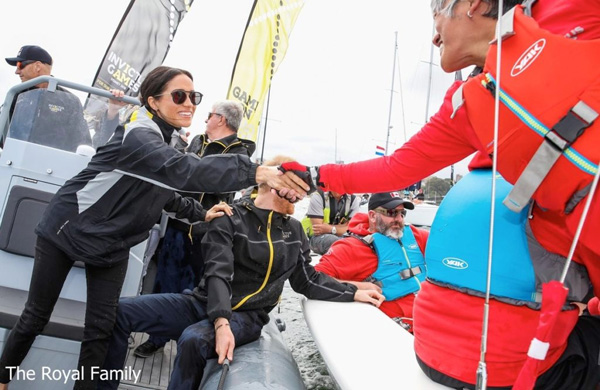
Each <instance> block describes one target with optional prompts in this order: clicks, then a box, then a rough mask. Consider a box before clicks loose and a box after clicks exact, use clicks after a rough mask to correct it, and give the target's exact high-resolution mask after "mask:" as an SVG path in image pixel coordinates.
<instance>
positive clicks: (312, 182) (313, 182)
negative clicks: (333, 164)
mask: <svg viewBox="0 0 600 390" xmlns="http://www.w3.org/2000/svg"><path fill="white" fill-rule="evenodd" d="M277 169H279V170H280V171H281V172H283V173H286V172H291V173H293V174H294V175H296V176H298V177H299V178H300V179H302V181H304V182H305V183H306V184H308V186H309V187H310V189H309V190H308V191H307V192H308V193H309V194H312V193H313V192H315V191H316V190H317V189H318V188H319V187H324V186H325V185H324V184H323V183H321V182H319V167H317V166H314V167H307V166H306V165H302V164H300V163H299V162H297V161H290V162H285V163H283V164H281V165H280V166H278V167H277Z"/></svg>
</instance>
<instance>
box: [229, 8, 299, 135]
mask: <svg viewBox="0 0 600 390" xmlns="http://www.w3.org/2000/svg"><path fill="white" fill-rule="evenodd" d="M303 5H304V0H287V1H286V0H256V1H255V2H254V6H253V8H252V11H251V15H250V20H249V21H248V26H247V27H246V31H245V33H244V37H243V38H242V43H241V45H240V50H239V52H238V57H237V60H236V63H235V66H234V69H233V74H232V76H231V84H230V86H229V92H228V93H227V99H232V100H233V99H237V100H239V101H240V102H241V103H242V104H243V106H244V118H243V120H242V123H241V125H240V129H239V130H238V137H239V138H245V139H249V140H252V141H256V138H257V134H258V126H259V124H260V119H261V115H262V110H263V105H264V100H265V98H266V95H267V91H268V89H269V86H270V84H271V79H272V78H273V75H274V74H275V72H276V71H277V68H278V67H279V64H280V63H281V61H283V57H284V56H285V53H286V51H287V48H288V40H289V37H290V33H291V31H292V28H293V27H294V24H295V23H296V19H297V18H298V14H299V13H300V10H301V9H302V6H303Z"/></svg>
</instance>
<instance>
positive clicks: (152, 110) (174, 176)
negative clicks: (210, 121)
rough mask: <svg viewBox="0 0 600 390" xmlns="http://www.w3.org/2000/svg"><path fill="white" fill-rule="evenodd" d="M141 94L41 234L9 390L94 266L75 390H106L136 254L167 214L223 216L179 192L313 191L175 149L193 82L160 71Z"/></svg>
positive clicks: (292, 180)
mask: <svg viewBox="0 0 600 390" xmlns="http://www.w3.org/2000/svg"><path fill="white" fill-rule="evenodd" d="M140 91H141V103H142V107H141V108H140V109H139V110H138V111H136V112H135V113H134V114H133V115H132V118H131V121H130V122H129V123H128V124H127V125H126V126H125V127H124V128H123V127H119V128H118V129H117V130H116V132H115V134H114V136H113V137H112V138H111V140H110V141H109V142H108V143H107V144H106V145H104V146H102V147H100V148H98V151H97V153H96V154H95V155H94V157H92V160H91V161H90V163H89V164H88V166H87V167H86V168H85V169H84V170H82V171H81V172H80V173H79V174H77V175H76V176H75V177H73V178H72V179H70V180H68V181H67V182H66V183H65V184H64V185H63V187H62V188H61V189H59V191H58V192H57V193H56V195H55V196H54V197H53V199H52V200H51V202H50V204H49V205H48V207H47V209H46V212H45V214H44V216H43V217H42V220H41V222H40V223H39V225H38V226H37V228H36V230H35V232H36V234H37V235H38V240H37V243H36V252H35V261H34V267H33V275H32V280H31V287H30V291H29V298H28V300H27V303H26V305H25V309H24V311H23V313H22V314H21V317H20V318H19V320H18V322H17V324H16V325H15V327H14V328H13V330H12V332H11V333H10V336H9V337H8V339H7V340H6V343H5V346H4V351H3V353H2V357H1V358H0V389H3V390H4V389H6V388H7V385H6V384H7V383H8V382H9V381H10V371H11V370H10V369H9V368H8V367H15V366H18V365H20V364H21V362H22V360H23V359H24V358H25V356H26V355H27V352H28V351H29V349H30V347H31V344H32V343H33V341H34V339H35V337H36V336H37V335H38V334H40V333H41V332H42V330H43V329H44V326H45V325H46V324H47V323H48V320H49V318H50V315H51V313H52V311H53V309H54V305H55V304H56V301H57V299H58V297H59V293H60V291H61V288H62V286H63V284H64V282H65V279H66V277H67V274H68V273H69V270H70V269H71V267H72V266H73V263H74V262H75V261H77V260H79V261H82V262H84V263H85V266H86V278H87V300H88V304H87V306H86V314H85V328H84V334H83V340H82V343H81V351H80V355H79V363H78V364H77V367H78V368H79V369H80V370H81V375H80V379H79V380H77V381H76V382H75V386H74V388H75V389H95V388H96V383H95V382H96V380H97V378H96V377H94V376H93V375H92V371H91V369H92V368H94V367H99V366H101V365H102V363H103V362H104V359H105V356H106V351H107V348H108V341H109V338H110V335H111V332H112V328H113V326H114V321H115V318H116V312H117V306H118V298H119V295H120V291H121V287H122V285H123V281H124V278H125V273H126V270H127V262H128V258H129V249H130V248H131V247H132V246H134V245H136V244H138V243H140V242H142V241H144V240H145V239H146V238H147V237H148V233H149V230H150V228H151V227H152V226H153V225H154V223H155V222H156V221H157V220H158V218H159V216H160V214H161V212H162V210H163V209H165V210H167V211H169V212H172V213H174V215H175V216H176V217H177V218H183V219H188V220H190V221H198V220H204V219H207V218H208V219H210V218H211V215H214V212H215V210H213V211H211V212H210V213H206V212H205V211H204V210H202V208H201V207H200V205H199V204H198V203H197V202H196V201H193V200H190V199H186V198H183V197H182V196H181V195H179V194H177V193H176V192H175V191H174V190H184V191H193V192H207V191H211V192H216V191H234V190H238V189H241V188H245V187H248V186H249V185H253V184H255V183H263V182H266V183H268V184H269V185H270V186H271V187H274V188H277V189H281V190H280V192H279V193H280V194H282V195H285V196H290V197H291V198H292V199H293V198H294V197H295V195H298V197H301V196H304V195H305V193H304V191H303V189H304V188H306V189H308V185H306V184H305V183H304V182H303V181H302V180H301V179H300V178H298V177H296V176H294V175H289V174H285V175H281V171H279V170H278V169H277V168H276V167H264V166H257V165H256V164H254V163H252V162H251V161H250V159H249V158H248V157H247V156H242V155H229V156H212V157H207V158H205V159H202V160H200V159H198V158H196V157H195V156H192V155H186V154H183V153H180V152H178V151H177V150H175V149H174V148H172V147H171V146H169V144H168V142H169V141H170V140H171V135H172V134H173V132H174V131H176V130H177V129H179V128H181V127H188V126H190V124H191V122H192V118H193V116H194V112H195V109H196V106H197V105H198V104H199V103H200V101H201V98H202V94H201V93H200V92H196V91H194V83H193V80H192V75H191V74H190V73H189V72H187V71H185V70H181V69H176V68H171V67H166V66H161V67H158V68H156V69H154V70H153V71H151V72H150V73H149V74H148V76H147V77H146V79H145V80H144V82H143V83H142V85H141V88H140ZM286 188H287V191H285V190H286ZM294 194H295V195H294Z"/></svg>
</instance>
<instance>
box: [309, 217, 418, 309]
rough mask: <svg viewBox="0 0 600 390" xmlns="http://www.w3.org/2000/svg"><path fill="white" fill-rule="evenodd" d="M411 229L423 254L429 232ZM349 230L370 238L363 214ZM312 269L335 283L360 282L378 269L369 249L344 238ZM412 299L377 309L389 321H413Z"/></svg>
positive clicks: (355, 219) (386, 303)
mask: <svg viewBox="0 0 600 390" xmlns="http://www.w3.org/2000/svg"><path fill="white" fill-rule="evenodd" d="M410 228H411V230H412V232H413V234H414V235H415V239H416V240H417V244H418V245H419V249H421V252H423V254H424V253H425V244H426V242H427V237H429V232H428V231H427V230H422V229H417V228H415V227H413V226H410ZM348 230H349V231H350V232H351V233H354V234H356V235H359V236H366V235H369V234H371V232H369V220H368V215H367V214H364V213H358V214H356V215H355V216H354V217H353V218H352V219H351V220H350V223H349V225H348ZM315 269H316V270H317V271H320V272H323V273H326V274H327V275H329V276H332V277H334V278H336V279H340V280H351V281H355V282H362V281H363V280H365V279H366V278H367V277H369V276H370V275H372V274H373V273H374V272H375V270H376V269H377V255H376V254H375V252H373V249H371V247H369V246H368V245H366V244H364V243H363V242H362V241H360V240H359V239H357V238H354V237H347V238H344V239H342V240H337V241H336V242H335V243H334V244H333V245H332V246H331V248H330V249H329V251H328V252H327V253H326V254H325V255H323V256H322V257H321V260H320V262H319V264H317V265H316V266H315ZM414 297H415V296H414V294H409V295H407V296H404V297H402V298H398V299H395V300H393V301H385V302H383V303H382V304H381V306H380V307H379V308H380V309H381V310H382V311H383V312H384V313H385V314H387V315H388V316H389V317H392V318H394V317H408V318H412V316H413V310H412V306H413V301H414Z"/></svg>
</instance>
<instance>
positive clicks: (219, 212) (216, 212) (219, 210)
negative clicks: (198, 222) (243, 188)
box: [204, 202, 233, 222]
mask: <svg viewBox="0 0 600 390" xmlns="http://www.w3.org/2000/svg"><path fill="white" fill-rule="evenodd" d="M225 214H227V215H229V216H230V217H231V216H232V215H233V208H231V206H230V205H228V204H227V203H225V202H220V203H219V204H216V205H214V206H213V207H211V208H210V209H208V211H207V212H206V217H205V218H204V221H205V222H210V221H212V220H213V219H215V218H219V217H222V216H224V215H225Z"/></svg>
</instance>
